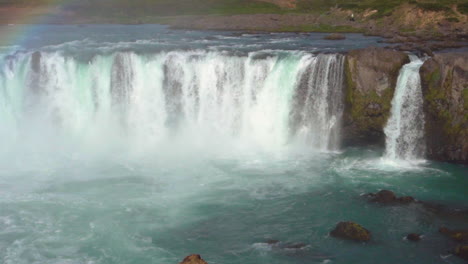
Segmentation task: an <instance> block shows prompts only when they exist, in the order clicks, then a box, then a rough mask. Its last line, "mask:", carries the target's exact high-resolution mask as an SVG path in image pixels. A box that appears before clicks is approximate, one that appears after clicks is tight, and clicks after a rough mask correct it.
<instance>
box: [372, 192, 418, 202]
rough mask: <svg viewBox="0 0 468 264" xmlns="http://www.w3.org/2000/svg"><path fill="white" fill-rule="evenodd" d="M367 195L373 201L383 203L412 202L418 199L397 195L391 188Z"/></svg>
mask: <svg viewBox="0 0 468 264" xmlns="http://www.w3.org/2000/svg"><path fill="white" fill-rule="evenodd" d="M367 197H368V198H369V199H370V201H371V202H374V203H380V204H383V205H394V204H410V203H413V202H415V201H416V200H415V199H414V198H413V197H411V196H402V197H397V196H396V195H395V193H394V192H392V191H389V190H381V191H379V192H378V193H369V194H368V195H367Z"/></svg>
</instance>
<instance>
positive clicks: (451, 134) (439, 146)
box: [420, 53, 468, 164]
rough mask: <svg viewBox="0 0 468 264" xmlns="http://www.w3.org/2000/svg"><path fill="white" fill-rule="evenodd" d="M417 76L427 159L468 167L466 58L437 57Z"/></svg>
mask: <svg viewBox="0 0 468 264" xmlns="http://www.w3.org/2000/svg"><path fill="white" fill-rule="evenodd" d="M420 73H421V85H422V91H423V97H424V114H425V119H426V122H425V134H426V142H427V156H428V158H430V159H434V160H440V161H449V162H456V163H464V164H468V141H467V140H466V138H467V137H468V107H467V106H468V85H467V83H468V55H467V54H465V53H443V54H436V55H435V56H434V57H433V58H431V59H429V60H427V61H426V62H425V63H424V65H423V66H422V67H421V71H420Z"/></svg>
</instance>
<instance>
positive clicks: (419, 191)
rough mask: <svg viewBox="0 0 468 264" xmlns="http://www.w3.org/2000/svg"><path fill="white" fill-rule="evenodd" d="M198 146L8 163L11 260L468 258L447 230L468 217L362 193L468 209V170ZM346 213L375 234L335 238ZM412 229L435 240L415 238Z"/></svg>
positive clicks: (365, 155) (6, 235)
mask: <svg viewBox="0 0 468 264" xmlns="http://www.w3.org/2000/svg"><path fill="white" fill-rule="evenodd" d="M244 153H245V152H244ZM194 154H195V153H191V154H181V155H178V154H177V155H174V156H172V157H171V155H165V154H164V153H155V155H152V156H146V157H139V158H138V159H134V157H132V158H130V157H127V156H125V155H123V154H122V155H121V154H117V155H115V157H113V159H112V160H109V158H107V160H99V159H97V158H89V157H77V156H75V157H71V156H69V157H61V159H62V160H60V162H57V163H56V161H52V160H46V161H47V162H48V164H47V162H45V163H44V162H40V163H36V164H35V166H34V165H33V164H34V161H30V163H28V166H24V163H23V162H28V160H25V161H21V160H13V161H11V162H10V165H9V166H5V165H6V164H3V165H2V168H1V170H0V171H1V172H0V186H1V190H2V195H1V198H0V204H1V208H2V210H1V211H0V247H1V248H2V250H1V251H0V259H2V260H3V263H178V261H180V260H181V259H182V258H183V257H184V256H185V255H188V254H191V253H199V254H202V256H203V257H204V258H205V259H206V260H207V261H208V262H209V263H376V262H378V263H462V262H461V261H460V260H458V259H456V257H447V258H446V259H443V258H441V256H446V255H448V253H447V250H449V249H451V247H453V246H454V245H453V244H452V243H451V242H449V241H447V239H446V238H444V237H443V236H441V235H440V234H438V233H437V229H438V228H439V227H440V226H441V225H447V226H450V227H466V222H467V217H466V215H465V217H444V216H438V215H434V214H432V213H430V212H428V211H427V210H425V209H424V208H422V207H420V206H418V205H409V206H395V207H383V206H379V205H375V204H369V203H367V202H366V200H365V199H363V198H362V197H360V195H361V194H363V193H368V192H375V191H377V190H379V189H382V188H385V189H391V190H394V191H395V192H397V194H399V195H413V196H414V197H416V198H417V199H420V200H424V201H434V202H438V203H441V204H446V205H450V206H463V205H466V203H467V202H468V195H467V194H468V193H467V189H466V186H467V184H468V179H467V177H466V171H467V170H466V168H464V167H460V166H455V165H448V164H441V163H427V164H423V165H420V166H418V167H410V168H401V167H394V166H392V165H388V164H386V162H384V161H382V160H380V159H379V158H378V157H379V156H380V155H381V154H382V153H381V152H380V151H375V150H365V149H349V150H347V151H345V152H344V153H335V154H323V153H322V154H319V153H311V152H310V153H307V152H304V151H302V150H300V151H298V150H284V152H278V153H274V154H272V153H268V154H265V153H264V154H259V153H257V154H254V153H252V154H250V155H249V154H242V155H236V154H219V155H216V157H215V158H214V157H205V155H204V154H203V152H201V153H200V155H194ZM176 157H177V158H176ZM14 162H16V163H17V164H15V165H16V166H17V167H13V168H12V167H11V165H12V164H14ZM54 163H55V164H54ZM343 220H352V221H356V222H359V223H361V224H362V225H364V226H365V227H366V228H368V229H369V230H371V231H372V232H373V239H372V242H370V243H367V244H361V243H355V242H349V241H342V240H338V239H335V238H332V237H329V236H328V232H329V231H330V230H331V229H332V228H333V227H334V225H335V224H336V223H337V222H339V221H343ZM410 232H419V233H423V234H424V239H423V240H422V241H421V242H419V243H410V242H407V241H404V240H403V237H404V235H405V234H407V233H410ZM268 239H277V240H280V241H282V242H283V243H305V244H307V247H305V248H303V249H300V250H291V249H281V248H272V247H270V246H268V245H267V244H262V243H264V242H266V241H267V240H268ZM328 260H330V261H331V262H327V261H328Z"/></svg>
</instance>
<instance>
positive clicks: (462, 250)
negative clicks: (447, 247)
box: [455, 245, 468, 260]
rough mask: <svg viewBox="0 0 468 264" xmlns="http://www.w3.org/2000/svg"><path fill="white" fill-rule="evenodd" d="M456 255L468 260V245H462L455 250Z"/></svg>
mask: <svg viewBox="0 0 468 264" xmlns="http://www.w3.org/2000/svg"><path fill="white" fill-rule="evenodd" d="M455 255H456V256H458V257H460V258H462V259H465V260H468V245H460V246H457V247H456V248H455Z"/></svg>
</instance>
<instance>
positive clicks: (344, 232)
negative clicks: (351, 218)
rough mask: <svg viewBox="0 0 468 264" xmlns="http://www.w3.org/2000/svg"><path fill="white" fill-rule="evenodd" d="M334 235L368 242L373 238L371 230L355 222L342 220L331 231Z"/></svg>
mask: <svg viewBox="0 0 468 264" xmlns="http://www.w3.org/2000/svg"><path fill="white" fill-rule="evenodd" d="M330 235H331V236H333V237H338V238H343V239H348V240H354V241H359V242H367V241H369V240H371V232H370V231H369V230H367V229H365V228H364V227H362V226H361V225H359V224H357V223H354V222H340V223H338V224H337V225H336V227H335V229H333V230H332V231H331V232H330Z"/></svg>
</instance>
